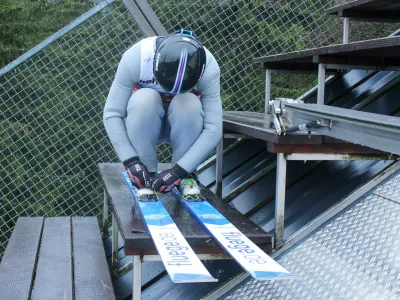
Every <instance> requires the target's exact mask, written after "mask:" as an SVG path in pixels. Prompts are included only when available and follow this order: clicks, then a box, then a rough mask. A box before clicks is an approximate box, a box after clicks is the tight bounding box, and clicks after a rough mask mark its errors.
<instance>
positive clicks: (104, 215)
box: [103, 191, 108, 237]
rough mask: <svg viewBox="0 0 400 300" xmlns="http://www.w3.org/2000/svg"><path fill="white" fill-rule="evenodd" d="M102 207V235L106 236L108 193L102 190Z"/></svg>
mask: <svg viewBox="0 0 400 300" xmlns="http://www.w3.org/2000/svg"><path fill="white" fill-rule="evenodd" d="M103 200H104V208H103V236H104V237H106V236H108V195H107V193H106V191H104V197H103Z"/></svg>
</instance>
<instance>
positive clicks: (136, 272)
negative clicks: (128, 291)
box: [132, 255, 142, 300]
mask: <svg viewBox="0 0 400 300" xmlns="http://www.w3.org/2000/svg"><path fill="white" fill-rule="evenodd" d="M132 264H133V286H132V299H133V300H140V299H141V297H142V262H141V261H140V255H134V256H133V261H132Z"/></svg>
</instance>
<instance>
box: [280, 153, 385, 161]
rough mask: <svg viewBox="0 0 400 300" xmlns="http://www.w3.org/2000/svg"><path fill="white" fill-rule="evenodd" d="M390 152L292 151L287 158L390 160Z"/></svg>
mask: <svg viewBox="0 0 400 300" xmlns="http://www.w3.org/2000/svg"><path fill="white" fill-rule="evenodd" d="M390 159H391V157H389V155H388V154H382V155H380V154H375V155H370V154H326V153H291V154H287V155H286V160H304V161H307V160H390Z"/></svg>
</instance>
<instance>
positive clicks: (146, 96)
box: [127, 88, 163, 115]
mask: <svg viewBox="0 0 400 300" xmlns="http://www.w3.org/2000/svg"><path fill="white" fill-rule="evenodd" d="M127 111H128V115H129V114H134V113H136V112H140V114H146V113H148V114H150V115H151V114H154V113H157V114H162V113H163V108H162V101H161V96H160V94H159V93H158V92H157V91H155V90H152V89H147V88H143V89H139V90H137V91H136V92H135V93H134V94H133V95H132V96H131V98H130V99H129V102H128V107H127Z"/></svg>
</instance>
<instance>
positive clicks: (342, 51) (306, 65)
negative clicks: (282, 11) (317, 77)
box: [253, 36, 400, 72]
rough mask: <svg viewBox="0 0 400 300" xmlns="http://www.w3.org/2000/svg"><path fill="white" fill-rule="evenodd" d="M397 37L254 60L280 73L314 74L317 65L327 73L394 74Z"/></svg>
mask: <svg viewBox="0 0 400 300" xmlns="http://www.w3.org/2000/svg"><path fill="white" fill-rule="evenodd" d="M399 50H400V37H399V36H394V37H386V38H380V39H374V40H367V41H361V42H354V43H348V44H340V45H331V46H326V47H320V48H314V49H308V50H304V51H296V52H290V53H285V54H279V55H271V56H263V57H258V58H254V59H253V62H254V63H256V64H259V65H261V66H262V67H263V68H265V69H271V70H280V71H282V72H292V71H296V72H299V71H300V72H316V71H318V64H320V63H322V64H326V65H327V66H326V70H327V71H328V72H336V71H338V70H341V69H369V70H375V69H376V70H398V69H400V58H399V55H398V53H399Z"/></svg>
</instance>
